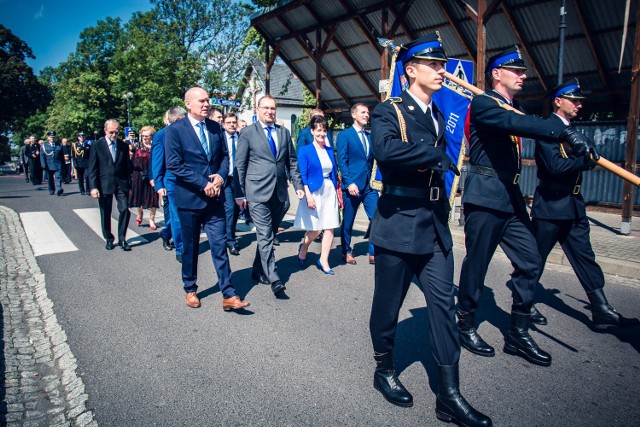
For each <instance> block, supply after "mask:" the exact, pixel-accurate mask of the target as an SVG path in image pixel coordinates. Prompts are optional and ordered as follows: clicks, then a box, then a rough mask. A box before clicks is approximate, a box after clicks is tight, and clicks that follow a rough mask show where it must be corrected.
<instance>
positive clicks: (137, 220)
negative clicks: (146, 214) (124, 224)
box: [136, 216, 142, 227]
mask: <svg viewBox="0 0 640 427" xmlns="http://www.w3.org/2000/svg"><path fill="white" fill-rule="evenodd" d="M136 224H138V227H140V224H142V217H141V216H139V217H137V218H136Z"/></svg>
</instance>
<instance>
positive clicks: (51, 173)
mask: <svg viewBox="0 0 640 427" xmlns="http://www.w3.org/2000/svg"><path fill="white" fill-rule="evenodd" d="M63 162H64V158H63V154H62V146H61V145H60V143H59V142H58V141H57V140H56V133H55V132H54V131H49V132H47V141H45V143H44V144H42V150H40V164H41V166H42V169H44V170H45V171H46V172H47V178H48V183H49V194H51V195H53V194H54V192H56V191H57V194H58V196H61V195H62V193H63V192H64V190H63V189H62V175H61V171H62V164H63ZM54 183H55V185H54Z"/></svg>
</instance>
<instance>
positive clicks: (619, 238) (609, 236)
mask: <svg viewBox="0 0 640 427" xmlns="http://www.w3.org/2000/svg"><path fill="white" fill-rule="evenodd" d="M289 199H290V200H291V207H290V208H289V213H288V214H287V216H286V217H285V220H291V221H292V222H293V219H294V218H295V215H296V209H297V207H298V198H297V197H296V195H295V193H294V191H293V189H292V187H289ZM458 203H459V202H458ZM587 217H588V218H589V225H590V226H591V246H592V247H593V251H594V252H595V254H596V261H597V262H598V264H600V267H601V268H602V271H603V272H604V273H605V274H613V275H616V276H620V277H629V278H632V279H638V278H640V218H637V217H636V218H634V219H633V220H632V222H631V234H630V235H628V236H625V235H622V234H620V215H619V214H610V213H604V212H587ZM368 225H369V220H368V219H367V216H366V215H365V213H364V208H363V207H360V209H358V215H357V216H356V222H355V224H354V229H356V230H358V231H361V232H365V231H366V230H367V227H368ZM449 226H450V228H451V235H452V237H453V243H454V245H456V246H458V247H461V248H464V227H463V226H461V225H459V224H458V219H457V218H456V219H453V220H451V221H450V222H449ZM398 232H402V230H398ZM336 244H339V242H337V243H336ZM498 251H500V248H498ZM547 263H549V264H556V265H566V266H570V264H569V260H568V259H567V257H566V256H565V254H564V252H563V251H562V248H560V245H556V247H555V248H554V249H553V251H551V253H550V254H549V257H548V258H547Z"/></svg>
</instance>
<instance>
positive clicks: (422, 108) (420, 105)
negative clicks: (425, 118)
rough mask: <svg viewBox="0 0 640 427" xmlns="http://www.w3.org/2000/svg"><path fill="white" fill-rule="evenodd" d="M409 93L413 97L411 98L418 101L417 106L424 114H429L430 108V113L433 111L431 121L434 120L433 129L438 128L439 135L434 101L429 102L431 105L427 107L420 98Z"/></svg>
mask: <svg viewBox="0 0 640 427" xmlns="http://www.w3.org/2000/svg"><path fill="white" fill-rule="evenodd" d="M407 93H408V94H409V95H410V96H411V98H413V100H414V101H416V104H418V107H420V109H421V110H422V112H423V113H425V114H427V107H429V111H431V120H433V127H435V128H436V134H437V133H438V132H439V129H438V121H437V120H436V118H435V117H434V115H433V101H431V102H429V105H427V104H425V103H424V102H422V100H421V99H420V98H418V97H417V96H415V95H414V94H413V93H411V91H410V90H408V91H407Z"/></svg>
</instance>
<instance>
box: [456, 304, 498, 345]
mask: <svg viewBox="0 0 640 427" xmlns="http://www.w3.org/2000/svg"><path fill="white" fill-rule="evenodd" d="M456 314H457V315H458V335H459V336H460V345H461V346H462V347H464V348H466V349H467V350H469V351H470V352H471V353H473V354H477V355H479V356H484V357H493V356H495V355H496V351H495V349H494V348H493V347H491V346H490V345H489V344H487V343H486V342H485V340H483V339H482V337H480V335H479V334H478V331H476V328H475V323H476V316H475V313H466V312H464V311H462V310H460V309H459V308H458V310H456Z"/></svg>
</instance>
